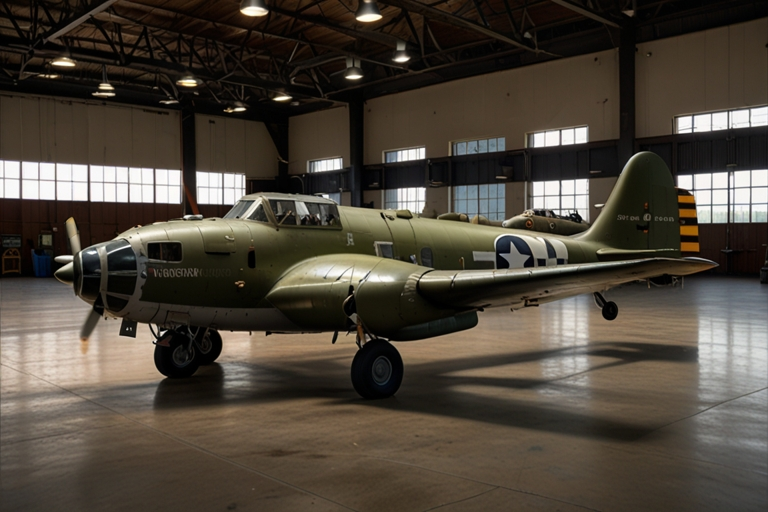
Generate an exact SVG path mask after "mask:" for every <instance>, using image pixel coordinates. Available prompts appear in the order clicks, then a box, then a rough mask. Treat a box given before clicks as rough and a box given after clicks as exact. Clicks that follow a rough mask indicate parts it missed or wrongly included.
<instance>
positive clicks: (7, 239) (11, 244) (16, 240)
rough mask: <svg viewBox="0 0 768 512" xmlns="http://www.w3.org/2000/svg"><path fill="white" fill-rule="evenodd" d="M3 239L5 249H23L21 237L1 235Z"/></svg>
mask: <svg viewBox="0 0 768 512" xmlns="http://www.w3.org/2000/svg"><path fill="white" fill-rule="evenodd" d="M0 238H2V239H3V249H18V248H20V247H21V235H0Z"/></svg>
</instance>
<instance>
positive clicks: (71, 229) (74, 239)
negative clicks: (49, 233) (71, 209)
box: [64, 217, 81, 254]
mask: <svg viewBox="0 0 768 512" xmlns="http://www.w3.org/2000/svg"><path fill="white" fill-rule="evenodd" d="M64 226H65V228H66V230H67V238H69V247H70V248H71V249H72V254H77V253H79V252H80V249H81V247H80V235H79V234H78V232H77V224H76V223H75V219H73V218H72V217H70V218H68V219H67V222H66V223H64Z"/></svg>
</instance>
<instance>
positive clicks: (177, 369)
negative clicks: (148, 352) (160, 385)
mask: <svg viewBox="0 0 768 512" xmlns="http://www.w3.org/2000/svg"><path fill="white" fill-rule="evenodd" d="M169 344H170V346H169V347H164V346H162V345H155V367H156V368H157V371H159V372H160V373H162V374H163V375H165V376H166V377H170V378H171V379H183V378H186V377H191V376H192V375H193V374H194V373H195V372H196V371H197V368H198V366H199V365H200V363H198V361H196V360H195V347H194V345H193V346H192V347H191V348H190V349H189V350H187V347H188V346H189V338H187V337H186V336H185V335H183V334H178V333H177V334H174V335H173V336H172V337H171V341H170V343H169Z"/></svg>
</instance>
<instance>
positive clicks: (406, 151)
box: [381, 146, 427, 188]
mask: <svg viewBox="0 0 768 512" xmlns="http://www.w3.org/2000/svg"><path fill="white" fill-rule="evenodd" d="M412 151H416V155H413V154H412V153H411V152H412ZM381 156H382V162H384V163H385V164H396V163H400V162H417V161H419V160H426V158H427V147H426V146H412V147H408V148H399V149H388V150H385V151H382V154H381ZM390 156H394V158H393V159H391V160H388V159H389V157H390ZM412 156H415V158H411V157H412ZM411 188H412V187H411Z"/></svg>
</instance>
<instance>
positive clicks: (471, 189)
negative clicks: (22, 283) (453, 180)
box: [451, 183, 506, 221]
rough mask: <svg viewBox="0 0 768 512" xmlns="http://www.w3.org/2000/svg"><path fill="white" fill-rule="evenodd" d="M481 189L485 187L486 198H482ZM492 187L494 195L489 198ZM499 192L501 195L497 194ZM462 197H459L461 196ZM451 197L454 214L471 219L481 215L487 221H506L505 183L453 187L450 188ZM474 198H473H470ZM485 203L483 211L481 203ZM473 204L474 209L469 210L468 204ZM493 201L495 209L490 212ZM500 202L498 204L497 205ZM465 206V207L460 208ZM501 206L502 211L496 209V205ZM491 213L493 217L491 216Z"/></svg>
mask: <svg viewBox="0 0 768 512" xmlns="http://www.w3.org/2000/svg"><path fill="white" fill-rule="evenodd" d="M482 187H487V189H486V191H487V192H486V197H485V198H483V197H482V195H483V194H482ZM492 187H493V189H494V191H495V194H494V195H493V197H491V195H492V194H491V188H492ZM463 189H464V190H463ZM499 190H500V191H501V194H499V193H498V192H499ZM462 195H463V196H464V197H461V196H462ZM451 196H452V201H451V202H452V205H451V206H452V210H451V211H453V212H455V213H465V214H467V215H468V216H470V217H472V216H475V215H482V216H483V217H485V218H486V219H488V220H492V221H502V220H506V183H478V184H470V185H454V186H453V187H451ZM470 196H474V197H470ZM483 200H485V201H486V209H485V211H483V208H482V201H483ZM470 201H474V202H475V206H476V208H475V209H470V208H469V202H470ZM491 201H494V202H495V204H496V207H495V209H494V210H491V208H490V204H491ZM499 202H500V203H499ZM462 204H464V205H467V207H464V206H462ZM499 204H501V207H502V209H501V210H499V209H498V205H499ZM491 212H493V215H492V214H491Z"/></svg>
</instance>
